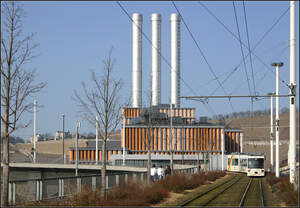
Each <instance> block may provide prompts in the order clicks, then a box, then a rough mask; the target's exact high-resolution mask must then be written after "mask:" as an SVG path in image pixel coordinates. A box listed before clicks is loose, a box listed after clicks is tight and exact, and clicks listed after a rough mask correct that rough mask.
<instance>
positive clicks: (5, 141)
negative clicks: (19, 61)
mask: <svg viewBox="0 0 300 208" xmlns="http://www.w3.org/2000/svg"><path fill="white" fill-rule="evenodd" d="M8 66H10V64H8ZM7 76H8V78H9V79H7V85H6V99H5V122H4V124H3V125H4V132H3V143H2V144H3V153H2V164H3V166H2V170H3V172H2V177H3V178H2V190H1V207H5V206H8V183H9V141H8V140H9V132H8V127H9V122H10V120H9V108H10V99H9V96H10V67H8V70H7ZM1 90H2V89H1ZM0 103H1V102H0Z"/></svg>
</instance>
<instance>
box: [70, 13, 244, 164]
mask: <svg viewBox="0 0 300 208" xmlns="http://www.w3.org/2000/svg"><path fill="white" fill-rule="evenodd" d="M161 21H162V18H161V15H160V14H156V13H155V14H152V16H151V25H152V65H151V68H152V72H151V106H150V107H143V106H142V22H143V17H142V15H141V14H137V13H134V14H133V15H132V106H131V107H128V108H123V109H122V122H121V123H122V127H121V141H120V142H119V144H114V145H110V144H109V142H108V145H107V160H108V162H110V163H112V164H122V163H123V164H124V163H125V164H129V165H130V164H134V165H136V164H140V165H145V164H146V161H147V159H148V157H147V151H148V149H149V148H150V150H151V159H152V161H153V162H160V163H168V162H169V161H170V154H171V153H172V154H173V155H174V163H181V162H184V161H185V162H187V161H189V162H190V163H194V162H195V161H196V160H197V159H198V158H200V160H201V162H202V163H203V162H204V157H207V159H208V161H210V162H209V164H210V166H211V168H212V169H221V168H222V169H223V168H224V154H226V153H231V152H242V151H243V131H242V130H236V129H235V130H233V129H226V128H225V126H224V125H215V124H210V123H208V122H207V120H205V119H199V120H198V119H196V118H195V109H194V108H184V107H181V104H180V81H181V78H180V44H181V41H180V21H181V20H180V16H179V15H178V14H171V16H170V29H171V37H170V42H171V51H170V58H171V59H170V79H171V84H170V103H171V104H161ZM98 155H99V156H100V155H101V144H99V153H98ZM69 156H70V161H74V158H75V149H74V148H71V149H70V153H69ZM79 160H80V161H94V160H95V143H93V144H92V143H91V144H90V145H89V146H87V147H84V148H79ZM99 160H101V158H99Z"/></svg>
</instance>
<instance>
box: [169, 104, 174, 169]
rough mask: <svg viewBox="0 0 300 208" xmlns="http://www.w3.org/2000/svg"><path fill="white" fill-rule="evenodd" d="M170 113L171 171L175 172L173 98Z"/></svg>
mask: <svg viewBox="0 0 300 208" xmlns="http://www.w3.org/2000/svg"><path fill="white" fill-rule="evenodd" d="M170 114H171V122H170V127H171V128H170V131H171V132H170V153H171V154H170V157H171V159H170V166H171V171H172V172H171V173H172V174H173V171H174V164H173V148H172V142H173V141H172V140H173V106H172V100H171V105H170Z"/></svg>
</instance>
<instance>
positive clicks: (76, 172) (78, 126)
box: [75, 122, 80, 176]
mask: <svg viewBox="0 0 300 208" xmlns="http://www.w3.org/2000/svg"><path fill="white" fill-rule="evenodd" d="M78 128H80V122H77V123H76V146H75V149H76V150H75V151H76V170H75V175H76V176H78Z"/></svg>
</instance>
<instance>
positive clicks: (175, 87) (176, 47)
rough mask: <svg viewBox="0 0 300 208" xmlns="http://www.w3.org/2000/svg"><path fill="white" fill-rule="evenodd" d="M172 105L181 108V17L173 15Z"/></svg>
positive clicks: (171, 17) (171, 18)
mask: <svg viewBox="0 0 300 208" xmlns="http://www.w3.org/2000/svg"><path fill="white" fill-rule="evenodd" d="M170 24H171V104H174V105H175V108H180V99H179V96H180V16H179V14H175V13H173V14H171V16H170Z"/></svg>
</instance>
